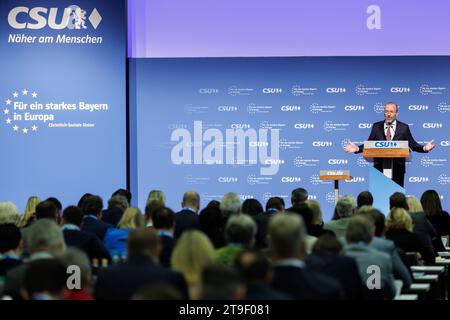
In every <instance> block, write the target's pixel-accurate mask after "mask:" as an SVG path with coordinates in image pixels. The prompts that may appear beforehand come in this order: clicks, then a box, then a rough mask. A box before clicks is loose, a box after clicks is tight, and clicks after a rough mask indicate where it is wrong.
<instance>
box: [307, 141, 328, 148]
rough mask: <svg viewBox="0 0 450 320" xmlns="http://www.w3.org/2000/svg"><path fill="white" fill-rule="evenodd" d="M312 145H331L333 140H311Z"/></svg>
mask: <svg viewBox="0 0 450 320" xmlns="http://www.w3.org/2000/svg"><path fill="white" fill-rule="evenodd" d="M312 145H313V147H331V146H332V145H333V142H331V141H313V143H312Z"/></svg>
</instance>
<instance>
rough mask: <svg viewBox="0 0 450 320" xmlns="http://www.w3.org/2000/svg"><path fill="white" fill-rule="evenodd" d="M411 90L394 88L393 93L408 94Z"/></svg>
mask: <svg viewBox="0 0 450 320" xmlns="http://www.w3.org/2000/svg"><path fill="white" fill-rule="evenodd" d="M410 91H411V89H410V88H407V87H392V88H391V92H392V93H408V92H410Z"/></svg>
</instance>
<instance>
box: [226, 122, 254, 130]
mask: <svg viewBox="0 0 450 320" xmlns="http://www.w3.org/2000/svg"><path fill="white" fill-rule="evenodd" d="M230 127H231V129H248V128H250V127H251V126H250V125H249V124H248V123H232V124H231V126H230Z"/></svg>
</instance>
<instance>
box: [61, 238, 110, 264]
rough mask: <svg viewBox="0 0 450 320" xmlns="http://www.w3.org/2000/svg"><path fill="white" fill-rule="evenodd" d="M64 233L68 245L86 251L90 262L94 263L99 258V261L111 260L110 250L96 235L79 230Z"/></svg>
mask: <svg viewBox="0 0 450 320" xmlns="http://www.w3.org/2000/svg"><path fill="white" fill-rule="evenodd" d="M63 233H64V241H65V242H66V244H67V245H68V246H71V247H76V248H78V249H80V250H82V251H84V252H85V253H86V254H87V256H88V257H89V260H91V261H92V259H94V258H97V259H98V261H101V260H102V259H103V258H106V259H108V260H110V259H111V257H110V256H109V253H108V250H106V248H105V246H104V245H103V242H101V241H100V239H99V238H98V237H97V236H96V235H94V234H92V233H87V232H84V231H79V230H63Z"/></svg>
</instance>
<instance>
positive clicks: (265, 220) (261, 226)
mask: <svg viewBox="0 0 450 320" xmlns="http://www.w3.org/2000/svg"><path fill="white" fill-rule="evenodd" d="M284 205H285V204H284V200H283V198H280V197H272V198H270V199H269V200H267V203H266V211H265V212H261V213H260V214H258V215H256V216H254V217H253V219H254V220H255V222H256V226H257V228H256V229H257V230H256V240H255V248H259V249H263V248H266V247H267V226H268V225H269V221H270V218H271V217H272V216H273V215H274V214H276V213H279V212H284Z"/></svg>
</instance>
